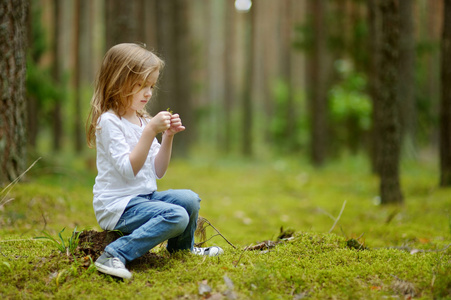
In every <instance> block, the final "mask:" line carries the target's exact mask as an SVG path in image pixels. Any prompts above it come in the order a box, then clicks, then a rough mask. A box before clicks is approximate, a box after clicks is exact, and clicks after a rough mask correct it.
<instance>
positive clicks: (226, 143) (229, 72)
mask: <svg viewBox="0 0 451 300" xmlns="http://www.w3.org/2000/svg"><path fill="white" fill-rule="evenodd" d="M225 5H226V7H225V10H226V11H225V24H224V29H225V46H224V47H225V49H228V50H227V52H226V54H225V55H224V86H225V90H224V98H223V100H224V102H223V109H224V124H223V129H222V130H223V139H222V143H221V148H222V151H223V152H224V153H226V154H228V153H230V152H231V150H232V145H231V144H232V107H233V103H234V100H235V95H236V88H235V83H234V78H235V76H234V74H235V65H236V64H235V59H236V56H235V37H236V34H235V31H236V29H235V5H234V2H233V1H227V2H226V4H225Z"/></svg>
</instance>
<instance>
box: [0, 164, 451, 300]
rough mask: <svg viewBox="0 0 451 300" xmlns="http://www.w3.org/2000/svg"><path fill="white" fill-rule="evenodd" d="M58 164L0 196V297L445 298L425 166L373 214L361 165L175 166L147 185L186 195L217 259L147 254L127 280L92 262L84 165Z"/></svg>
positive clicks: (439, 218)
mask: <svg viewBox="0 0 451 300" xmlns="http://www.w3.org/2000/svg"><path fill="white" fill-rule="evenodd" d="M60 160H61V161H62V162H58V159H57V161H56V162H54V163H50V161H51V160H50V158H45V157H44V158H43V159H41V160H40V161H39V162H38V163H37V164H36V165H35V166H34V167H33V168H32V169H31V170H30V171H29V173H28V174H27V179H26V180H25V181H23V182H21V183H19V184H17V185H14V186H11V187H10V188H8V189H3V190H2V193H1V194H0V295H1V296H2V298H4V299H16V298H19V299H42V298H54V299H107V298H115V299H440V298H443V299H451V189H450V188H447V189H443V188H438V186H437V182H438V171H437V163H436V162H435V161H433V160H431V159H427V158H420V159H418V160H416V161H405V162H403V163H402V165H401V174H402V189H403V193H404V197H405V203H404V205H402V206H384V205H380V203H379V202H380V200H379V197H378V180H377V178H376V177H375V176H374V175H371V172H370V171H369V166H368V163H367V162H366V160H365V159H364V158H361V157H353V158H345V159H343V160H341V161H339V162H338V161H337V162H333V163H331V164H329V165H328V166H326V167H324V168H322V169H319V170H316V169H313V168H312V167H310V166H309V165H308V164H307V163H305V162H302V161H297V160H294V159H284V160H281V159H280V160H271V161H252V160H240V159H235V160H221V159H215V160H213V159H211V160H206V159H205V157H203V158H202V159H201V158H198V159H196V158H193V159H191V160H189V161H188V160H175V161H173V162H172V164H171V166H170V169H169V171H168V173H167V175H166V176H165V178H164V179H162V180H161V181H159V189H160V190H165V189H169V188H189V189H192V190H194V191H196V192H197V193H198V194H199V195H200V196H201V198H202V202H201V211H200V214H201V216H202V217H203V218H205V219H206V220H208V222H210V224H211V225H212V226H208V223H206V224H207V226H206V227H205V228H206V236H207V238H208V239H209V240H208V241H207V242H206V243H205V245H207V246H212V245H218V246H221V247H222V248H223V249H224V250H225V253H224V255H222V256H219V257H199V256H194V255H191V254H190V253H177V254H173V255H170V254H169V253H167V252H166V250H165V249H164V247H163V246H158V247H156V248H154V249H152V251H151V252H149V253H148V254H147V255H145V256H144V257H142V258H141V259H138V260H137V261H134V262H132V263H130V264H129V265H128V267H129V269H130V271H131V272H132V274H133V278H132V279H131V280H121V279H118V278H114V277H111V276H108V275H104V274H101V273H99V272H97V270H96V269H95V267H94V265H93V263H92V262H93V261H94V260H95V258H96V257H97V256H98V255H99V254H100V253H101V251H102V250H103V248H104V247H105V245H106V243H108V241H109V237H107V235H106V233H105V232H102V231H101V230H100V228H99V227H98V225H97V222H96V220H95V217H94V212H93V209H92V184H93V181H94V177H95V173H94V172H93V171H92V170H91V171H90V169H91V168H92V164H91V165H89V164H86V163H85V160H83V159H67V158H60ZM52 161H54V158H52ZM68 161H70V163H68ZM87 161H89V160H87ZM63 229H64V230H63ZM37 237H44V238H37ZM71 238H72V239H71ZM77 238H78V241H77ZM203 239H204V238H197V239H196V242H202V241H204V240H203ZM61 241H64V245H62V242H61Z"/></svg>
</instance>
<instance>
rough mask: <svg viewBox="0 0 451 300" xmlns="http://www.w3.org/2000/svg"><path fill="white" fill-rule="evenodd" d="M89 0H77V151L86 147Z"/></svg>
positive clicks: (75, 105) (75, 102) (75, 119)
mask: <svg viewBox="0 0 451 300" xmlns="http://www.w3.org/2000/svg"><path fill="white" fill-rule="evenodd" d="M89 2H90V1H89V0H77V1H76V2H75V23H76V26H75V30H76V32H75V41H74V48H75V49H76V53H75V70H74V79H75V95H74V115H73V117H74V142H75V143H74V146H75V151H76V152H77V153H80V152H81V151H82V150H83V147H84V144H85V142H84V135H83V127H82V126H83V125H82V124H83V121H82V88H83V79H84V78H85V76H84V74H85V71H86V70H87V68H86V64H85V62H86V60H87V59H88V58H89V57H90V55H89V54H90V51H89V40H90V37H89V32H90V27H89V22H88V20H89V17H88V16H89V11H90V7H89Z"/></svg>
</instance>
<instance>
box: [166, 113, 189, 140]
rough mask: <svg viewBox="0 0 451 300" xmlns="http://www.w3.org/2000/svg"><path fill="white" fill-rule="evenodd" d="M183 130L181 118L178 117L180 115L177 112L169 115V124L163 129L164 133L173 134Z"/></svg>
mask: <svg viewBox="0 0 451 300" xmlns="http://www.w3.org/2000/svg"><path fill="white" fill-rule="evenodd" d="M183 130H185V126H183V125H182V119H180V116H179V115H178V114H173V115H171V126H170V127H169V128H168V129H167V130H166V131H165V134H166V135H169V136H173V135H174V134H176V133H178V132H180V131H183Z"/></svg>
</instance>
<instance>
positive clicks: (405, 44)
mask: <svg viewBox="0 0 451 300" xmlns="http://www.w3.org/2000/svg"><path fill="white" fill-rule="evenodd" d="M413 4H414V3H413V0H402V1H399V17H400V18H399V22H400V23H399V28H400V34H399V64H398V67H399V71H398V72H399V78H400V80H399V81H398V99H399V101H398V103H399V112H400V118H401V136H402V141H403V143H402V144H403V145H404V149H405V150H407V153H413V152H414V149H415V132H416V130H415V127H416V126H415V124H416V115H417V112H416V105H415V37H414V23H413Z"/></svg>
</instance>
